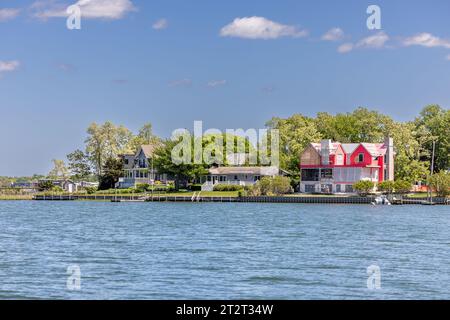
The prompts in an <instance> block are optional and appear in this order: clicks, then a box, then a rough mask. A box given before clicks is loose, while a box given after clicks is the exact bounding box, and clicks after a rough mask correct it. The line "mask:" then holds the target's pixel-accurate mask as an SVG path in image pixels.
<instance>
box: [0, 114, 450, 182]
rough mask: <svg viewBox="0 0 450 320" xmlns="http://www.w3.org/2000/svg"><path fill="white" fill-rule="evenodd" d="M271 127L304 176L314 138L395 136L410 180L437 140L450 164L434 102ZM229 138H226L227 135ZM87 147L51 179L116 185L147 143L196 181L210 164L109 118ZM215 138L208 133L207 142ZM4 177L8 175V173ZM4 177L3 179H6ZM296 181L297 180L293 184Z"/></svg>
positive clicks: (439, 156) (283, 161)
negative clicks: (396, 111) (404, 114)
mask: <svg viewBox="0 0 450 320" xmlns="http://www.w3.org/2000/svg"><path fill="white" fill-rule="evenodd" d="M266 127H267V128H268V129H269V130H270V129H277V130H279V133H280V167H281V168H282V169H284V170H287V171H289V172H291V174H292V177H293V180H294V182H297V181H298V180H299V161H300V157H299V156H300V153H301V152H302V151H303V150H304V149H305V148H306V147H307V146H308V144H309V143H311V142H318V141H320V140H321V139H331V140H333V141H339V142H341V143H359V142H369V143H377V142H378V143H379V142H383V140H384V137H386V136H390V137H392V138H393V139H394V145H395V153H396V155H395V178H396V179H399V180H405V181H409V182H414V181H421V180H425V179H426V178H427V176H428V175H429V173H430V166H431V157H432V150H433V142H434V144H435V158H434V172H435V173H437V172H441V171H447V170H449V168H450V110H449V109H445V108H442V107H440V106H439V105H429V106H426V107H425V108H423V109H422V111H421V112H420V113H419V115H418V116H417V117H416V118H415V119H413V120H411V121H406V122H399V121H395V120H394V119H392V118H391V117H390V116H388V115H385V114H382V113H379V112H377V111H374V110H369V109H367V108H363V107H359V108H357V109H355V110H354V111H352V112H348V113H338V114H336V115H332V114H330V113H326V112H319V113H317V115H316V116H315V117H308V116H305V115H302V114H294V115H292V116H290V117H288V118H279V117H273V118H272V119H270V120H269V121H267V123H266ZM224 141H225V139H224ZM84 142H85V147H84V149H83V150H80V149H78V150H75V151H73V152H71V153H70V154H68V155H67V160H66V161H64V160H53V163H54V168H53V169H52V170H51V171H50V172H49V173H48V177H50V178H69V177H70V178H72V179H75V180H98V181H99V182H100V185H101V188H110V187H113V186H114V184H115V182H117V179H118V177H119V176H121V175H122V174H123V172H122V163H121V162H120V160H119V155H120V154H129V153H135V152H136V151H137V150H138V148H139V146H141V145H143V144H157V145H158V146H159V147H158V148H157V150H156V152H155V161H154V165H155V168H156V169H158V170H160V171H161V172H166V173H172V174H173V175H174V176H179V177H183V178H185V179H187V180H192V179H194V178H195V177H198V176H199V175H201V174H204V173H205V170H206V169H207V168H206V167H205V166H203V165H175V164H173V163H172V161H171V157H170V155H171V151H172V148H173V147H174V146H175V145H176V142H174V141H171V140H169V139H167V140H166V139H163V138H161V137H158V136H156V135H154V133H153V131H152V125H151V124H150V123H147V124H145V125H144V126H143V127H142V128H141V129H140V130H139V131H138V132H137V133H136V134H134V133H133V132H132V131H131V130H129V129H128V128H126V127H125V126H123V125H115V124H114V123H112V122H110V121H107V122H105V123H103V124H97V123H92V124H91V125H90V126H89V127H88V128H87V137H86V139H85V141H84ZM209 142H211V139H210V138H205V141H204V142H203V143H204V144H205V143H209ZM3 180H5V179H4V178H3ZM3 180H2V179H1V178H0V182H1V181H3ZM293 184H295V183H293Z"/></svg>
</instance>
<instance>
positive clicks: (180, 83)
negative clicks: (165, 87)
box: [169, 78, 192, 87]
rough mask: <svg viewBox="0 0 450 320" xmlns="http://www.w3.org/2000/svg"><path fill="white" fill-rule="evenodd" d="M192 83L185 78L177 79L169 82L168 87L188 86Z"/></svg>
mask: <svg viewBox="0 0 450 320" xmlns="http://www.w3.org/2000/svg"><path fill="white" fill-rule="evenodd" d="M191 85H192V80H191V79H188V78H185V79H179V80H173V81H171V82H170V83H169V86H170V87H190V86H191Z"/></svg>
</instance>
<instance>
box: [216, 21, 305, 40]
mask: <svg viewBox="0 0 450 320" xmlns="http://www.w3.org/2000/svg"><path fill="white" fill-rule="evenodd" d="M220 35H221V36H222V37H237V38H245V39H264V40H267V39H277V38H280V37H294V38H300V37H306V36H307V35H308V31H306V30H302V29H299V28H298V27H295V26H289V25H284V24H280V23H277V22H274V21H271V20H268V19H266V18H264V17H244V18H236V19H234V21H233V22H231V23H230V24H228V25H226V26H225V27H223V28H222V29H221V30H220Z"/></svg>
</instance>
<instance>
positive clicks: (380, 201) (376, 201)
mask: <svg viewBox="0 0 450 320" xmlns="http://www.w3.org/2000/svg"><path fill="white" fill-rule="evenodd" d="M372 204H373V205H374V206H379V205H385V206H390V205H391V203H390V202H389V200H388V199H387V198H386V196H379V197H376V198H375V199H374V201H373V202H372Z"/></svg>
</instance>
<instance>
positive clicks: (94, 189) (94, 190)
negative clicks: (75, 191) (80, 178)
mask: <svg viewBox="0 0 450 320" xmlns="http://www.w3.org/2000/svg"><path fill="white" fill-rule="evenodd" d="M84 190H85V191H86V193H87V194H94V193H95V192H96V191H97V188H96V187H85V188H84Z"/></svg>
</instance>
